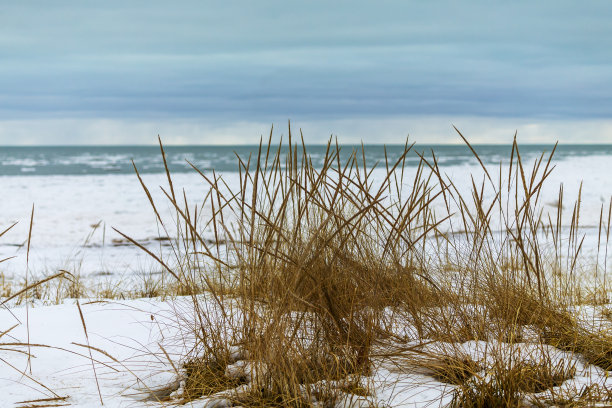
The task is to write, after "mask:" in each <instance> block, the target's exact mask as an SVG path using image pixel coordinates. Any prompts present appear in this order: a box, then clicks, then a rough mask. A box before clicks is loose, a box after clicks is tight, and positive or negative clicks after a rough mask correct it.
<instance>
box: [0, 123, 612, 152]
mask: <svg viewBox="0 0 612 408" xmlns="http://www.w3.org/2000/svg"><path fill="white" fill-rule="evenodd" d="M271 125H272V123H262V122H255V121H241V122H231V123H228V122H223V121H217V122H213V121H207V120H202V119H188V118H186V119H158V120H147V121H143V120H120V119H41V120H10V121H6V120H5V121H0V144H1V145H40V144H48V145H66V144H85V145H114V144H144V145H152V144H156V143H157V135H158V134H159V135H160V136H161V138H162V140H163V141H164V143H165V144H169V145H170V144H213V145H232V144H256V143H258V142H259V138H260V137H262V136H263V137H264V138H267V136H268V134H269V131H270V126H271ZM452 125H455V126H456V127H457V128H458V129H460V130H461V132H462V133H463V134H464V135H465V136H466V137H467V138H468V140H469V141H470V142H471V143H485V144H486V143H491V144H509V143H511V142H512V139H513V137H514V134H515V131H516V132H517V133H518V137H517V139H518V141H519V142H520V143H523V144H525V143H539V144H552V143H555V142H557V141H559V142H560V143H563V144H566V143H576V142H580V143H612V120H610V119H598V120H551V121H538V120H528V119H524V118H490V117H476V116H470V117H467V116H458V117H451V116H411V117H384V118H361V117H353V118H344V119H316V120H307V121H294V122H292V129H293V131H294V132H295V133H297V132H298V130H302V132H303V134H304V138H305V140H306V142H307V143H311V144H323V143H325V142H327V140H329V138H330V137H337V138H338V140H339V141H340V143H361V142H362V141H363V142H364V143H366V144H368V143H369V144H379V143H386V144H401V143H404V142H405V141H406V138H408V139H409V141H411V142H412V141H414V142H417V143H418V144H438V143H450V144H458V143H462V141H461V139H460V137H459V136H458V135H457V133H456V132H455V131H454V130H453V128H452ZM274 129H275V130H274V135H275V138H279V137H281V135H285V136H286V135H287V121H286V120H285V119H279V120H277V121H276V122H274Z"/></svg>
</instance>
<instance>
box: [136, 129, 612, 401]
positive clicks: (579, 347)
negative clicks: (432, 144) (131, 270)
mask: <svg viewBox="0 0 612 408" xmlns="http://www.w3.org/2000/svg"><path fill="white" fill-rule="evenodd" d="M271 137H272V136H271V135H270V140H269V141H268V144H267V145H263V144H260V148H259V151H258V152H257V157H255V156H253V157H248V158H238V164H239V171H240V185H239V187H238V189H237V190H233V189H232V188H230V186H228V185H226V184H225V183H224V181H223V179H222V178H221V177H219V176H217V175H216V174H215V173H214V172H213V173H212V174H204V173H202V172H200V171H199V170H198V169H197V168H196V169H195V170H196V171H198V172H199V173H200V175H201V176H202V180H203V182H204V183H207V184H208V186H209V188H210V189H209V193H208V195H207V196H206V198H205V202H206V203H207V205H209V206H210V209H211V212H212V213H211V214H206V216H207V218H203V213H204V212H205V211H204V210H203V208H198V207H190V206H189V204H188V203H187V201H186V199H185V195H184V194H180V193H179V192H177V191H175V190H174V186H173V184H172V177H171V175H170V173H169V172H168V171H167V176H168V186H167V187H166V188H164V189H163V190H164V193H165V194H166V196H167V198H168V200H169V202H170V203H171V205H172V206H173V207H174V208H175V209H176V220H174V222H175V226H176V227H177V228H178V234H179V237H180V238H179V240H178V245H176V246H175V247H174V253H175V254H176V259H174V261H173V263H172V266H170V265H169V263H168V260H161V259H159V258H156V259H157V260H158V261H159V263H160V265H161V266H162V267H163V268H164V269H165V270H166V271H167V272H168V273H169V274H171V275H172V276H174V278H175V280H176V282H177V285H179V286H180V287H181V288H184V289H185V294H188V295H189V296H191V298H192V300H193V304H194V309H195V310H196V314H195V315H194V316H193V317H192V320H193V321H194V322H197V324H194V327H195V329H194V330H195V331H196V332H197V333H196V334H197V336H196V338H197V339H198V341H197V344H195V346H194V348H193V350H192V352H191V354H190V355H189V356H186V357H185V363H184V365H183V372H184V375H185V378H186V383H187V384H189V386H188V387H187V388H188V389H189V390H191V391H189V392H187V393H186V394H183V395H184V396H186V397H185V398H186V399H191V398H196V397H199V396H202V395H213V394H217V393H218V392H219V391H222V389H225V390H229V392H230V394H228V395H229V397H228V398H229V399H231V400H233V401H235V403H239V404H240V405H243V406H310V405H311V404H312V403H313V401H327V403H328V404H329V403H331V402H332V401H335V400H337V399H338V398H340V396H341V395H342V393H343V392H348V393H350V394H365V393H366V392H365V390H366V389H367V388H364V389H362V387H361V385H351V386H349V387H347V386H346V381H345V380H346V379H347V378H353V379H357V380H355V381H353V382H352V383H351V384H361V380H360V378H366V377H367V376H368V375H370V374H371V373H372V369H373V364H374V363H375V360H376V358H375V357H373V350H375V349H376V350H381V349H387V350H392V349H393V347H395V346H396V345H397V344H401V343H402V342H405V341H407V340H415V338H416V339H423V341H426V339H433V340H436V341H446V342H450V343H461V342H465V341H468V340H495V341H498V342H502V343H504V344H510V345H513V344H518V343H520V342H522V341H525V340H526V338H527V337H526V336H527V334H526V333H527V332H529V335H530V336H531V337H532V340H535V341H538V342H541V343H545V344H550V345H553V346H555V347H558V348H560V349H562V350H566V351H570V352H573V353H579V354H581V355H582V356H584V358H585V359H586V360H587V361H589V362H590V363H592V364H595V365H598V366H600V367H601V368H603V369H605V370H610V369H611V368H612V353H611V352H610V350H612V336H611V335H610V334H609V333H606V332H603V331H593V330H591V329H588V328H586V327H585V326H584V325H581V324H580V322H578V321H577V319H576V317H575V315H574V313H573V312H572V311H571V308H570V306H572V305H575V304H577V303H579V302H580V299H581V297H580V293H583V292H581V286H580V284H579V282H577V280H576V279H575V276H576V274H575V273H574V272H575V271H577V269H578V267H579V258H580V249H581V241H580V239H579V230H578V226H579V211H580V208H579V206H578V205H576V206H575V207H574V210H573V211H574V212H573V216H572V221H571V225H570V227H569V232H567V231H566V228H565V227H563V223H562V216H561V214H560V212H561V211H563V208H565V206H563V205H559V206H557V208H556V211H557V215H556V216H555V215H553V216H552V217H551V216H550V215H547V217H548V218H545V217H544V213H543V211H542V210H541V204H540V200H541V189H542V186H543V185H544V182H545V180H546V178H547V177H548V176H549V175H550V172H551V171H552V168H553V167H554V166H553V165H552V157H553V153H554V149H553V151H552V152H551V153H550V154H549V155H548V156H544V154H543V155H542V156H541V157H540V158H538V159H537V160H536V161H535V163H534V164H533V166H532V167H531V168H527V167H526V165H525V164H524V163H523V160H522V159H521V156H520V152H519V149H518V146H517V144H516V143H515V144H514V145H513V149H512V154H511V157H510V163H511V165H510V166H509V169H508V170H507V173H503V172H502V167H501V166H500V168H499V174H497V175H492V173H491V172H490V171H489V169H487V168H486V167H485V166H484V165H482V175H483V179H482V182H481V183H477V182H476V181H475V180H474V178H472V190H471V191H470V192H469V194H466V193H465V192H462V191H460V189H459V188H458V187H457V186H456V185H455V184H454V180H452V179H451V178H449V177H447V176H445V175H444V174H443V173H442V171H441V170H440V168H439V167H438V164H437V159H436V157H435V155H432V157H431V158H430V159H425V158H424V156H422V157H421V161H420V163H419V165H418V167H417V168H416V169H414V170H411V178H410V179H408V178H407V174H408V169H407V168H406V167H405V164H406V158H407V157H408V155H409V154H412V148H413V146H409V145H406V146H405V149H404V151H403V152H402V153H401V154H400V155H399V157H397V158H395V159H394V160H391V159H390V158H387V159H386V160H385V162H384V163H381V164H380V165H379V167H380V170H381V171H380V172H377V173H375V172H374V171H373V170H374V169H372V168H367V167H366V161H365V152H364V149H363V146H362V147H361V148H360V149H355V150H353V151H352V152H348V154H347V153H346V152H345V153H342V154H341V150H340V148H339V146H338V145H335V144H333V143H331V142H330V143H329V144H328V146H327V152H326V154H325V156H324V158H323V163H322V165H320V166H318V167H315V166H314V165H313V164H312V162H311V160H310V158H309V156H308V154H307V152H306V148H305V145H304V144H303V142H302V144H301V146H299V145H294V144H293V141H292V139H291V133H290V135H289V143H288V144H287V145H286V146H284V145H283V144H282V142H281V144H280V145H279V146H278V148H276V149H274V148H273V147H272V146H271V143H270V142H271V140H272V139H271ZM466 143H467V141H466ZM467 145H468V147H469V148H470V149H472V147H471V146H470V145H469V143H467ZM472 151H473V152H474V155H475V157H476V158H477V159H478V161H479V162H480V163H481V164H482V162H481V161H480V159H479V158H478V155H477V153H476V152H475V151H474V150H473V149H472ZM162 155H163V148H162ZM374 175H376V177H375V176H374ZM495 180H497V181H495ZM142 186H143V188H144V190H145V192H146V194H147V196H148V197H149V199H150V203H151V205H152V207H153V209H154V210H155V213H156V214H157V216H158V221H159V223H160V225H162V227H163V229H164V231H165V232H167V231H169V230H170V229H171V228H170V224H169V221H168V220H163V219H162V218H161V217H160V216H159V213H158V212H157V209H156V203H154V202H153V201H152V199H151V195H150V193H149V191H148V188H147V187H146V186H145V185H144V184H142ZM578 199H580V198H579V197H578ZM436 203H442V204H443V207H442V208H444V209H445V212H444V213H443V215H442V216H440V215H439V213H438V214H436V212H435V211H434V207H435V205H436ZM559 203H563V191H562V190H561V191H560V194H559ZM437 208H438V211H439V206H438V207H437ZM611 208H612V207H611ZM602 214H603V212H602ZM608 218H609V217H608ZM457 220H459V224H457ZM605 222H606V218H605V217H603V216H602V225H605ZM204 232H208V233H209V234H213V235H214V239H213V240H210V239H205V238H203V233H204ZM603 232H604V233H606V232H607V234H608V236H609V223H608V227H607V231H606V228H605V227H604V228H603ZM566 233H568V234H569V236H568V238H563V236H564V234H566ZM600 234H602V232H601V229H600ZM167 235H170V234H167ZM126 238H127V239H128V240H129V237H126ZM543 241H546V242H553V245H552V246H550V245H543ZM132 242H134V241H132ZM134 243H135V242H134ZM136 244H137V243H136ZM606 245H607V241H606ZM551 248H552V249H551ZM143 249H145V248H143ZM145 250H146V249H145ZM151 255H152V256H154V257H155V255H153V254H151ZM604 263H605V262H604ZM605 290H606V289H604V292H605ZM201 291H204V292H206V293H208V294H209V295H210V296H208V297H206V300H203V298H202V297H200V296H198V295H197V293H200V292H201ZM598 296H599V295H598ZM582 299H584V297H583V298H582ZM211 305H212V306H211ZM398 325H400V326H401V325H409V326H410V327H413V328H414V330H415V331H416V336H414V337H411V335H410V334H399V333H398V331H397V330H395V329H394V328H396V327H397V326H398ZM533 337H535V339H533ZM235 345H239V348H240V350H242V351H241V353H243V354H244V356H248V358H247V357H244V358H243V359H242V360H240V361H239V363H240V364H243V366H244V367H248V369H246V371H243V373H242V374H241V375H239V376H237V377H236V376H235V377H231V376H230V377H228V371H227V370H228V367H230V371H231V367H233V366H232V365H231V364H236V363H235V362H234V363H231V364H230V361H229V360H228V355H229V354H228V353H229V350H230V349H232V347H236V346H235ZM514 357H515V358H516V356H514ZM512 358H513V356H510V357H504V358H499V359H497V360H496V363H495V364H494V365H493V366H492V367H488V368H487V369H488V370H489V372H490V373H492V374H490V375H485V376H483V375H482V373H481V370H482V369H484V368H486V367H482V366H481V364H480V363H477V362H475V361H473V360H472V359H471V358H470V357H469V356H464V357H461V356H456V357H453V356H451V357H449V356H447V355H442V354H441V355H437V356H436V355H430V357H429V358H426V359H423V358H416V359H413V360H412V361H410V362H408V363H407V364H408V365H412V366H420V367H422V368H425V369H427V370H428V371H429V373H430V374H431V375H432V376H434V377H435V378H437V379H438V380H440V381H442V382H446V383H450V384H454V385H456V386H457V391H456V394H455V397H454V399H453V405H454V406H457V407H468V406H479V407H486V406H518V404H520V403H521V401H522V398H523V397H524V396H525V394H528V393H537V392H540V391H543V390H546V389H549V388H551V387H555V386H557V385H559V384H560V383H561V382H562V381H564V380H565V379H567V378H570V377H571V376H573V373H574V371H573V370H574V369H573V367H570V366H567V365H558V364H553V363H552V361H551V360H546V359H543V360H541V361H537V362H529V363H526V362H514V363H512V364H509V363H508V361H509V360H512ZM211 361H213V362H217V363H215V364H213V365H212V366H211V363H210V362H211ZM220 361H222V362H224V363H222V364H221V363H218V362H220ZM211 367H213V368H214V369H213V368H211ZM230 380H231V381H230ZM236 381H238V382H236ZM240 381H242V383H241V384H243V385H242V387H238V388H235V387H236V384H239V383H240ZM337 381H341V382H342V381H344V382H342V384H345V385H344V386H338V384H337V383H335V382H337ZM343 387H344V388H343ZM233 389H236V390H239V391H236V393H235V394H231V392H233V391H232V390H233Z"/></svg>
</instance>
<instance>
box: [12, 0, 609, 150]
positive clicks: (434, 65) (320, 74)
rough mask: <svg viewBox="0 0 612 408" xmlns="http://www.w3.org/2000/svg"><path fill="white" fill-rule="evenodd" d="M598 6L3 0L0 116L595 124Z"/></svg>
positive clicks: (604, 19)
mask: <svg viewBox="0 0 612 408" xmlns="http://www.w3.org/2000/svg"><path fill="white" fill-rule="evenodd" d="M611 11H612V5H611V4H610V2H608V1H605V0H603V1H602V0H593V1H590V2H588V3H585V2H583V3H578V2H573V1H569V0H561V1H554V2H553V1H541V2H528V1H517V2H512V3H499V2H488V1H481V0H476V1H473V2H469V3H457V2H454V1H450V0H441V1H436V2H397V1H390V0H389V1H380V2H376V3H370V2H349V1H345V0H339V1H337V2H336V1H335V2H331V3H330V2H323V1H320V0H313V1H308V2H298V3H295V2H293V3H287V2H285V1H277V0H269V1H265V2H249V1H241V2H240V1H239V2H212V1H210V2H202V1H195V0H186V1H183V2H180V3H176V4H174V3H173V4H170V3H166V2H157V1H148V2H145V1H140V0H135V1H130V2H124V1H118V0H110V1H108V2H103V3H95V2H82V1H77V0H58V1H57V2H53V4H50V3H49V2H45V1H33V2H27V3H23V2H9V3H7V4H4V5H2V6H0V54H1V55H2V56H3V61H2V64H1V65H0V120H3V121H5V122H6V121H11V120H17V121H19V120H23V121H44V120H47V121H53V120H56V121H59V122H53V123H60V122H61V121H65V122H63V123H69V122H70V121H73V122H72V123H82V124H83V126H87V129H82V130H81V131H79V132H74V133H71V134H74V135H77V134H79V135H80V134H82V133H83V132H84V131H85V130H89V126H94V128H96V129H97V126H100V128H103V127H104V126H103V125H102V124H103V123H107V122H106V121H107V120H109V121H110V122H108V123H111V122H112V123H115V124H122V125H121V127H122V128H125V127H126V126H127V127H129V126H132V127H133V128H134V129H143V130H139V131H137V132H136V133H138V132H141V133H143V134H145V133H147V132H146V131H145V130H144V129H145V128H146V126H149V125H146V126H145V125H143V124H145V123H146V124H155V123H158V122H156V121H157V120H159V121H163V123H173V124H174V125H172V126H173V127H172V129H175V128H176V127H175V126H179V125H178V123H179V122H180V121H185V123H186V124H185V125H184V126H185V127H189V126H191V125H189V124H188V123H224V124H225V125H224V126H225V127H227V128H233V127H240V126H242V125H241V124H242V123H255V124H265V123H271V122H273V121H275V120H278V118H287V117H291V118H295V119H299V120H301V121H304V122H305V123H306V122H308V123H335V122H334V121H336V122H337V123H340V122H342V121H343V120H346V118H357V117H360V118H362V120H363V121H364V123H365V122H368V123H379V122H380V121H382V120H386V119H388V118H389V117H392V118H404V119H399V120H406V121H409V120H412V119H410V118H414V117H450V118H461V117H465V118H468V119H469V118H473V117H478V118H483V120H484V118H491V119H492V120H493V119H496V120H497V119H499V120H502V119H503V118H506V119H507V120H508V121H510V122H511V121H513V120H515V119H517V120H519V121H520V122H521V123H527V122H529V121H535V123H552V122H551V121H555V120H556V121H560V122H559V123H565V122H566V121H575V122H576V123H582V122H584V121H590V122H592V123H600V122H601V121H605V120H607V119H610V118H611V114H610V112H612V98H611V97H610V95H612V70H610V69H609V67H610V66H611V65H612V54H611V53H610V52H609V50H610V49H612V25H610V24H609V19H608V16H609V15H610V12H611ZM350 120H353V119H350ZM424 120H425V119H424ZM377 121H378V122H377ZM581 121H582V122H581ZM502 122H503V120H502ZM7 123H8V122H7ZM49 123H51V122H49ZM160 123H161V122H160ZM479 123H480V122H479ZM500 123H501V122H500ZM93 124H96V125H93ZM113 126H115V125H113ZM117 126H119V125H117ZM141 126H145V127H144V128H141ZM160 126H161V125H160ZM168 126H170V125H168ZM215 126H216V125H215ZM179 127H180V126H179ZM147 129H148V128H147ZM181 129H182V128H181ZM111 130H112V129H111ZM151 130H152V131H153V133H157V131H155V129H151ZM162 130H163V129H159V131H162ZM92 131H93V130H92ZM181 131H182V130H181ZM184 132H186V133H189V132H188V131H187V130H185V131H184ZM94 133H95V132H94ZM59 136H61V137H62V140H71V139H69V136H66V134H63V135H59ZM59 136H58V137H59ZM23 137H24V138H26V139H24V143H25V141H26V140H29V139H27V137H28V136H27V135H24V136H23ZM73 137H75V138H76V137H77V136H73ZM129 137H131V136H129ZM107 140H119V139H116V138H115V137H114V136H112V135H108V139H107ZM130 140H132V139H127V140H119V141H120V142H122V143H130ZM134 140H140V139H134ZM73 142H74V143H77V142H79V140H78V139H74V140H73ZM135 142H138V141H135ZM48 143H54V142H53V141H52V140H49V141H48ZM138 143H139V142H138Z"/></svg>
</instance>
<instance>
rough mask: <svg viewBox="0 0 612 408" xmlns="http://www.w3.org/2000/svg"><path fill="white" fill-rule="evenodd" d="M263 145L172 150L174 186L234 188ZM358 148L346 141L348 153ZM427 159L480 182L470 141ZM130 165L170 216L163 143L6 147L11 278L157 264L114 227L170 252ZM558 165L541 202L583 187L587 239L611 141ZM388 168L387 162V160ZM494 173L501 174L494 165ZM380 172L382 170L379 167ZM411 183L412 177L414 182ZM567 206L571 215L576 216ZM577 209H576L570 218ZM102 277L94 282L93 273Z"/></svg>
mask: <svg viewBox="0 0 612 408" xmlns="http://www.w3.org/2000/svg"><path fill="white" fill-rule="evenodd" d="M473 147H474V149H475V150H476V151H477V152H478V154H479V156H480V158H481V160H482V161H483V162H484V163H485V164H486V165H487V166H489V167H490V168H491V169H494V170H495V169H498V168H499V166H500V163H501V165H502V167H504V168H506V167H507V165H508V161H509V157H510V152H511V146H509V145H475V146H473ZM552 148H553V146H552V145H525V146H521V147H520V152H521V156H522V158H523V162H524V163H526V164H527V165H528V166H532V165H533V163H534V162H535V160H536V159H537V157H539V156H540V155H541V154H542V153H543V152H546V154H549V153H550V152H551V150H552ZM257 149H258V146H167V147H165V152H166V159H167V163H168V167H169V169H170V171H171V173H172V174H173V180H174V186H175V189H177V190H178V191H182V190H184V191H185V194H186V196H187V198H188V200H190V201H191V202H194V203H197V202H198V200H200V201H201V199H202V198H203V197H204V195H205V193H206V191H207V188H206V184H205V183H204V181H203V180H202V178H201V176H200V175H199V174H197V173H196V172H195V171H194V170H193V169H192V168H191V165H190V163H191V164H193V165H194V166H196V167H198V168H199V169H200V170H202V171H203V172H204V173H210V172H212V170H214V171H215V172H216V173H217V174H220V175H222V177H223V178H224V180H225V181H226V182H227V183H228V185H229V186H230V187H232V186H236V185H237V183H238V179H239V177H238V164H237V163H238V161H237V157H236V156H237V155H238V156H240V157H241V158H243V160H245V162H246V161H247V160H248V157H249V155H251V156H252V157H253V158H252V160H255V157H256V155H257ZM355 149H359V146H349V145H347V146H342V148H341V152H342V155H343V156H344V158H346V157H348V155H349V154H350V153H351V152H353V151H354V150H355ZM385 149H386V152H387V156H388V157H389V158H390V159H391V160H393V159H395V158H397V157H398V156H399V155H400V154H401V152H402V150H403V146H387V147H386V148H385V147H383V146H381V145H366V146H365V151H366V155H365V159H366V164H367V167H372V166H374V165H375V164H377V163H378V164H379V166H381V164H380V163H384V159H385ZM307 150H308V153H309V155H310V156H311V158H312V161H313V163H314V165H315V166H320V165H321V163H322V158H323V157H324V154H325V146H309V147H308V149H307ZM413 150H414V151H415V152H419V153H421V154H423V155H425V156H426V157H431V152H432V151H433V152H435V155H436V157H437V159H438V163H439V165H440V168H441V170H442V171H443V172H444V173H445V174H446V175H447V176H448V177H449V178H450V179H451V180H452V181H453V183H455V185H456V186H458V188H459V189H460V190H462V191H464V192H466V193H468V192H469V189H470V188H471V185H472V184H471V176H472V175H475V178H476V180H481V177H482V172H481V170H480V165H479V163H478V161H477V160H476V159H475V158H474V156H473V154H472V153H471V151H470V149H469V148H468V147H467V146H465V145H456V146H455V145H452V146H449V145H438V146H428V145H416V146H415V147H414V149H413ZM132 161H133V162H134V164H135V165H136V166H137V168H138V170H139V172H140V173H141V175H142V177H143V180H144V182H145V183H146V184H147V185H148V186H149V188H150V190H151V194H152V195H153V197H154V199H155V200H156V202H157V203H158V208H159V209H160V211H161V212H163V213H164V214H165V215H167V216H169V217H170V218H172V215H171V214H172V209H171V208H170V205H169V204H168V202H167V200H166V199H165V197H164V195H163V193H162V191H161V189H160V188H158V186H163V185H166V184H167V180H166V176H165V174H164V166H163V160H162V156H161V154H160V149H159V147H156V146H52V147H51V146H31V147H0V188H1V191H2V200H1V201H0V228H2V229H4V228H6V227H8V226H10V225H12V224H13V223H15V222H17V225H16V226H15V227H14V228H13V229H11V230H10V231H9V232H7V233H6V234H5V235H4V236H2V237H0V259H3V258H8V257H15V258H14V259H10V260H8V261H6V262H4V263H0V274H2V276H3V277H4V278H5V279H9V280H10V279H13V280H20V279H23V277H24V276H25V272H26V270H28V271H29V272H30V273H31V274H32V275H36V276H44V275H49V274H52V273H54V272H56V271H58V270H60V269H65V270H68V271H71V272H73V273H78V274H79V275H81V276H83V277H85V278H87V277H90V278H92V279H93V278H94V277H98V278H99V277H103V278H104V279H111V280H124V279H127V278H126V277H130V279H132V278H134V277H139V276H143V275H144V274H147V273H149V272H150V271H151V270H155V269H159V267H158V266H157V265H155V262H153V261H152V260H151V259H150V257H149V256H148V255H146V254H144V253H143V252H142V251H141V250H140V249H138V248H135V247H133V246H129V245H125V242H123V241H122V240H121V236H120V235H119V234H117V233H116V232H115V231H114V230H113V228H117V229H119V230H120V231H122V232H124V233H126V234H127V235H129V236H131V237H133V238H134V239H136V240H138V241H139V242H142V243H144V244H145V245H147V246H148V247H149V248H150V249H151V250H153V251H162V252H163V251H164V250H165V249H164V247H163V245H162V243H161V241H159V240H156V239H155V238H156V237H159V236H160V235H165V232H164V231H162V230H161V227H160V225H158V223H157V222H156V219H155V214H154V212H153V210H152V209H151V207H150V205H149V203H148V200H147V197H146V195H145V193H144V192H143V190H142V188H141V187H140V184H139V182H138V179H137V177H136V174H135V172H134V168H133V166H132ZM418 162H419V157H418V155H417V154H412V153H411V154H410V155H409V156H408V159H407V160H406V166H407V174H408V177H409V176H410V172H411V171H413V170H415V169H416V166H417V164H418ZM553 164H554V165H555V166H556V168H555V169H554V171H553V172H552V174H551V176H550V177H549V180H548V181H547V184H546V188H545V189H544V190H543V194H544V197H542V200H541V201H542V202H543V203H548V204H550V207H551V208H552V207H554V202H555V201H556V199H557V194H558V191H559V186H560V185H561V184H563V188H564V193H565V197H566V198H565V200H566V202H569V201H572V200H575V199H576V198H577V197H578V193H579V191H580V189H581V207H582V212H581V225H583V226H584V227H585V229H584V233H585V234H586V235H587V236H588V239H587V240H586V241H585V242H586V243H587V244H588V243H589V242H590V243H591V244H592V243H593V242H596V241H597V239H596V235H597V225H598V222H599V217H600V211H601V208H602V206H605V207H606V208H607V205H608V202H609V200H610V197H611V195H612V175H611V174H612V145H560V146H558V147H557V150H556V153H555V156H554V159H553ZM381 167H384V166H381ZM380 171H382V170H380ZM496 171H497V170H496ZM374 175H376V173H374ZM408 180H409V178H408ZM33 206H34V217H33V225H32V236H31V249H30V255H29V259H28V257H27V256H26V255H27V254H26V247H27V245H26V243H27V238H28V232H29V227H30V217H31V213H32V207H33ZM570 207H571V206H569V205H568V206H567V208H568V209H567V211H566V212H567V213H570V212H571V208H570ZM570 215H571V214H570ZM96 279H97V278H96Z"/></svg>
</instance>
